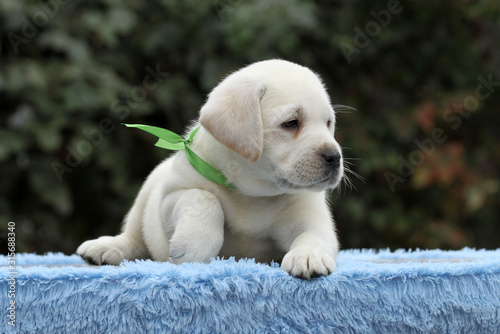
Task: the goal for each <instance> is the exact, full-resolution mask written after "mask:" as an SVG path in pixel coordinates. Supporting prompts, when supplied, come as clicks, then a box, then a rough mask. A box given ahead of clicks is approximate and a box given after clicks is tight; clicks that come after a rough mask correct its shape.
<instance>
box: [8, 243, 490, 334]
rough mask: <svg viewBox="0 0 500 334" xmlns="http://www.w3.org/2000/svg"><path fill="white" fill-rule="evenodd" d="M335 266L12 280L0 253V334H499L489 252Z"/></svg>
mask: <svg viewBox="0 0 500 334" xmlns="http://www.w3.org/2000/svg"><path fill="white" fill-rule="evenodd" d="M40 264H43V265H44V266H40ZM337 264H338V270H337V272H335V273H333V274H331V275H330V276H328V277H321V278H316V279H313V280H311V281H304V280H300V279H296V278H292V277H290V276H289V275H288V274H286V273H285V272H283V271H281V270H280V269H279V267H278V266H277V265H276V264H272V265H270V266H269V265H264V264H257V263H254V262H253V261H251V260H245V261H238V262H236V261H234V260H231V259H230V260H214V261H212V262H211V263H210V264H194V263H193V264H184V265H173V264H170V263H157V262H152V261H136V262H127V263H123V264H122V265H121V266H119V267H112V266H103V267H89V266H83V262H82V260H81V259H80V258H78V257H77V256H75V255H73V256H65V255H62V254H48V255H44V256H38V255H31V254H18V255H17V256H16V266H17V267H16V268H15V270H14V274H12V273H11V271H12V270H10V268H9V267H8V266H6V265H7V258H6V257H0V295H1V298H0V308H1V310H2V312H3V316H2V317H1V318H0V333H11V332H12V333H37V334H40V333H71V334H75V333H170V332H171V333H500V249H499V250H496V251H484V250H480V251H476V250H470V249H464V250H461V251H439V250H435V251H414V252H404V251H397V252H389V251H379V252H375V251H371V250H367V251H342V252H341V253H340V255H339V257H338V261H337ZM13 277H14V278H13ZM13 283H15V284H13ZM13 291H14V296H12V295H11V296H9V293H12V292H13ZM13 302H14V303H13ZM12 305H14V307H12ZM12 316H14V318H12ZM12 319H14V321H13V322H12ZM9 323H10V324H9ZM12 324H15V327H13V326H12Z"/></svg>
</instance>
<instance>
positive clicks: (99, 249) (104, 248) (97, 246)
mask: <svg viewBox="0 0 500 334" xmlns="http://www.w3.org/2000/svg"><path fill="white" fill-rule="evenodd" d="M120 246H122V245H120V240H117V237H107V236H106V237H100V238H98V239H95V240H89V241H85V242H84V243H83V244H81V245H80V247H78V249H77V250H76V253H77V254H78V255H80V256H81V257H82V258H83V259H84V260H85V261H86V262H87V263H89V264H93V265H98V266H100V265H105V264H111V265H119V264H120V263H121V262H122V261H123V260H124V255H123V253H122V251H121V249H120V248H121V247H120Z"/></svg>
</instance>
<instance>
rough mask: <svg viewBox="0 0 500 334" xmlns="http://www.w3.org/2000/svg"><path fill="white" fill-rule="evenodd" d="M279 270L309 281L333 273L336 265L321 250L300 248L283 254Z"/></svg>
mask: <svg viewBox="0 0 500 334" xmlns="http://www.w3.org/2000/svg"><path fill="white" fill-rule="evenodd" d="M281 269H283V270H284V271H286V272H288V273H289V274H290V275H292V276H293V277H299V278H303V279H307V280H310V279H311V278H314V277H319V276H326V275H328V274H330V273H332V272H334V271H335V270H336V269H337V265H336V264H335V261H334V260H333V258H332V257H331V256H330V255H328V254H327V253H326V252H325V251H324V250H322V249H321V248H309V247H300V248H295V249H293V250H291V251H290V252H288V253H287V254H285V257H283V261H282V262H281Z"/></svg>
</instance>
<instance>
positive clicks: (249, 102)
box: [200, 73, 265, 162]
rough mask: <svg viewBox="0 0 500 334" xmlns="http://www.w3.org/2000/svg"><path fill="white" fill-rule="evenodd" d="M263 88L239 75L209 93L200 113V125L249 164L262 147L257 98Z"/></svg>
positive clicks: (259, 153)
mask: <svg viewBox="0 0 500 334" xmlns="http://www.w3.org/2000/svg"><path fill="white" fill-rule="evenodd" d="M264 92H265V87H264V85H263V84H262V83H259V82H258V81H257V80H255V79H253V78H248V77H245V76H243V75H242V73H234V74H232V75H230V76H229V77H227V78H226V79H225V80H223V81H222V82H221V83H220V84H219V85H218V86H217V87H215V88H214V90H213V91H212V92H211V93H210V94H209V96H208V99H207V102H206V103H205V105H204V106H203V107H202V108H201V111H200V123H201V125H203V127H205V128H206V129H207V130H208V132H210V133H211V134H212V136H214V137H215V139H217V140H218V141H219V142H221V143H222V144H224V145H225V146H227V147H228V148H230V149H231V150H233V151H234V152H236V153H238V154H239V155H241V156H243V157H244V158H245V159H247V160H250V161H253V162H255V161H257V160H259V158H260V155H261V154H262V150H263V148H264V129H263V125H262V115H261V112H260V105H259V102H260V98H261V97H262V95H263V94H264Z"/></svg>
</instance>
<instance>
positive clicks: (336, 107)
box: [332, 104, 357, 114]
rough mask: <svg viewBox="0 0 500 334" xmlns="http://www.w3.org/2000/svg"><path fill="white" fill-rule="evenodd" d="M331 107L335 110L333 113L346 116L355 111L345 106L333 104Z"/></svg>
mask: <svg viewBox="0 0 500 334" xmlns="http://www.w3.org/2000/svg"><path fill="white" fill-rule="evenodd" d="M332 107H333V109H334V110H335V112H338V113H345V114H348V113H351V112H353V111H357V110H356V108H354V107H350V106H346V105H344V104H334V105H333V106H332Z"/></svg>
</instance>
